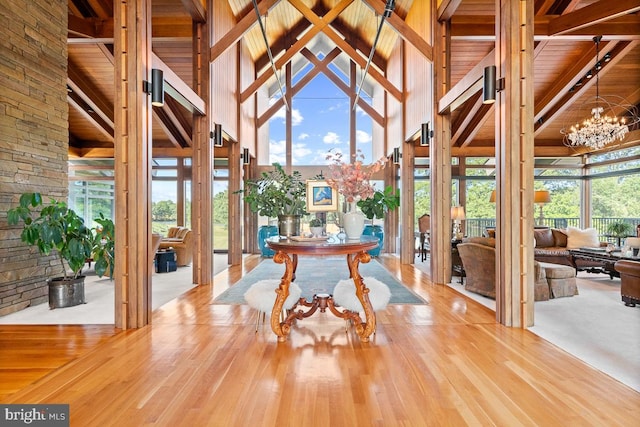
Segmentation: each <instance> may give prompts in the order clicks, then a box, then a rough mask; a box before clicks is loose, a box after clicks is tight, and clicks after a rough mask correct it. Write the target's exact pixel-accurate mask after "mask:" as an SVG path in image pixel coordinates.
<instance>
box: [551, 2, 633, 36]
mask: <svg viewBox="0 0 640 427" xmlns="http://www.w3.org/2000/svg"><path fill="white" fill-rule="evenodd" d="M639 10H640V0H617V1H615V2H612V1H610V0H600V1H598V2H596V3H591V4H590V5H588V6H585V7H582V8H580V9H577V10H575V11H574V12H571V13H567V14H566V15H561V16H559V17H557V18H555V19H553V20H552V21H551V22H550V23H549V33H548V34H549V35H557V34H564V33H567V32H570V31H575V30H578V29H580V28H584V27H589V26H591V25H594V24H597V23H599V22H602V21H607V20H610V19H613V18H617V17H619V16H623V15H628V14H630V13H634V12H637V11H639Z"/></svg>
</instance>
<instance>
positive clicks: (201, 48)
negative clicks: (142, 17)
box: [191, 2, 213, 285]
mask: <svg viewBox="0 0 640 427" xmlns="http://www.w3.org/2000/svg"><path fill="white" fill-rule="evenodd" d="M208 3H209V4H208V5H207V10H208V11H211V10H212V8H211V2H208ZM209 14H211V12H209ZM207 20H208V21H209V22H211V16H209V17H208V19H207ZM210 30H211V29H210V27H209V25H208V24H207V23H194V24H193V87H194V89H195V92H196V93H197V94H198V96H199V97H200V98H202V100H203V101H204V103H205V106H206V114H205V115H196V116H194V119H193V159H192V162H191V165H192V166H191V194H192V197H191V228H192V229H193V231H192V232H193V234H194V237H195V238H194V254H193V255H194V256H193V283H197V284H198V285H208V284H211V283H212V279H213V268H212V265H213V238H212V227H213V213H212V207H211V198H212V179H213V143H212V140H211V138H210V136H209V132H210V130H211V127H210V126H209V117H210V114H211V113H210V111H211V110H210V102H209V99H210V94H209V93H210V84H209V83H210V76H211V72H210V69H211V63H210V61H209V51H210V46H211V33H210Z"/></svg>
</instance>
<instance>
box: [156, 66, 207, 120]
mask: <svg viewBox="0 0 640 427" xmlns="http://www.w3.org/2000/svg"><path fill="white" fill-rule="evenodd" d="M151 66H152V68H157V69H160V70H162V72H163V74H164V90H165V94H168V95H169V96H171V97H172V98H173V99H175V100H176V101H178V102H179V103H180V104H182V105H183V106H184V107H185V108H186V109H187V110H189V111H191V112H192V113H197V114H199V115H204V114H205V105H204V101H203V100H202V98H200V97H199V96H198V95H197V94H196V93H195V92H194V91H193V89H191V87H189V85H187V84H186V83H185V82H184V81H183V80H182V79H181V78H180V77H179V76H178V75H177V74H176V73H175V72H174V71H173V70H172V69H171V68H169V66H168V65H167V64H165V63H164V62H162V60H161V59H160V58H159V57H158V55H156V54H155V53H153V54H152V64H151Z"/></svg>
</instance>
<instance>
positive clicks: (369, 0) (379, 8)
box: [362, 0, 460, 62]
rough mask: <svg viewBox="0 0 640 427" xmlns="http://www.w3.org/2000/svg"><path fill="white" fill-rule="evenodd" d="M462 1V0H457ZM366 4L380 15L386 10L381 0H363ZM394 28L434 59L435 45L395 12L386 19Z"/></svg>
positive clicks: (417, 48)
mask: <svg viewBox="0 0 640 427" xmlns="http://www.w3.org/2000/svg"><path fill="white" fill-rule="evenodd" d="M456 1H460V0H456ZM362 2H363V3H364V4H366V5H369V7H371V8H372V9H373V10H375V11H376V13H377V14H378V15H382V14H383V13H384V10H385V2H383V1H379V0H375V1H374V0H362ZM386 22H387V23H388V24H389V25H391V27H392V28H394V29H395V30H396V32H397V33H398V35H399V36H400V37H402V39H403V40H404V41H406V42H407V43H409V44H411V45H412V46H413V47H414V48H416V50H417V51H418V52H420V53H421V54H422V56H424V57H425V58H427V60H429V61H430V62H432V61H433V47H432V46H431V45H430V44H429V43H427V42H426V41H425V39H423V38H422V37H421V36H420V34H418V33H416V32H415V30H414V29H413V28H411V27H410V26H408V25H407V23H406V22H404V20H403V19H402V18H400V17H399V16H398V15H396V14H395V13H391V16H389V17H388V18H387V20H386Z"/></svg>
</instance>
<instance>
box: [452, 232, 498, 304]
mask: <svg viewBox="0 0 640 427" xmlns="http://www.w3.org/2000/svg"><path fill="white" fill-rule="evenodd" d="M457 248H458V254H460V259H461V260H462V266H463V268H464V272H465V275H466V277H467V280H466V283H465V284H464V288H465V289H466V290H468V291H471V292H475V293H477V294H480V295H484V296H486V297H489V298H493V299H495V298H496V239H492V238H489V237H470V238H467V239H464V240H463V241H462V243H458V246H457Z"/></svg>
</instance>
